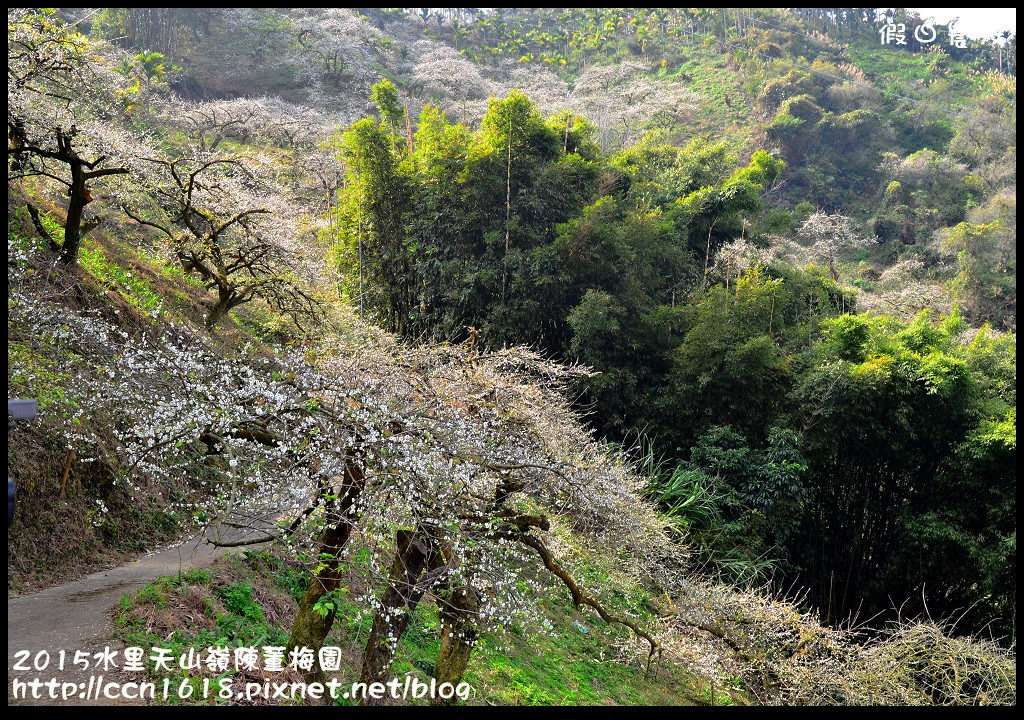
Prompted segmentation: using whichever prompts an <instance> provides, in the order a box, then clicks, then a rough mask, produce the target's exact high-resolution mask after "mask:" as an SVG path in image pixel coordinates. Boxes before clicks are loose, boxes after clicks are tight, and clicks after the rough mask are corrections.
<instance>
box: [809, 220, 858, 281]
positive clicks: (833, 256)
mask: <svg viewBox="0 0 1024 720" xmlns="http://www.w3.org/2000/svg"><path fill="white" fill-rule="evenodd" d="M797 238H798V239H799V240H802V241H803V242H804V243H805V244H809V245H808V250H809V252H810V254H811V256H812V257H813V258H814V259H816V260H820V261H822V262H825V263H827V264H828V271H829V273H830V274H831V275H832V279H833V280H838V279H839V270H838V269H837V268H836V263H837V262H838V260H839V256H840V254H841V253H843V252H847V251H849V250H855V249H858V248H867V247H870V244H871V243H870V241H869V240H868V239H867V238H865V237H863V236H861V235H859V234H858V233H857V232H856V231H855V230H854V229H853V227H852V225H851V224H850V218H848V217H846V216H845V215H842V214H840V213H834V214H831V215H830V214H829V213H826V212H822V211H820V210H819V211H817V212H814V213H812V214H811V215H810V217H808V218H807V219H806V220H804V222H803V224H802V225H801V226H800V228H799V229H798V230H797Z"/></svg>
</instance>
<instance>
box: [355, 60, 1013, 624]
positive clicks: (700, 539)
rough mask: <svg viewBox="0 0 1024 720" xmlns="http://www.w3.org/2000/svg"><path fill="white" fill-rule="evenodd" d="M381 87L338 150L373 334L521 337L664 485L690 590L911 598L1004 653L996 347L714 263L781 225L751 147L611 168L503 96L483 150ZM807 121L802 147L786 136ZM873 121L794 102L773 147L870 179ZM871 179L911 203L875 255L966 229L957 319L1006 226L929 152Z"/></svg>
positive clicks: (836, 293) (764, 161)
mask: <svg viewBox="0 0 1024 720" xmlns="http://www.w3.org/2000/svg"><path fill="white" fill-rule="evenodd" d="M791 75H792V73H791ZM794 82H798V81H797V80H794ZM803 89H805V90H806V89H809V88H803ZM387 91H388V88H387V85H385V84H382V85H379V86H377V87H376V88H375V91H374V97H375V99H376V100H377V101H378V105H379V110H380V117H381V118H382V120H380V121H378V120H376V119H374V118H372V117H368V118H364V119H363V120H360V121H359V122H357V123H355V124H353V125H352V126H351V128H350V129H348V130H347V131H346V132H345V133H344V134H343V135H342V136H341V139H340V147H341V153H342V157H343V160H344V162H345V163H346V164H347V166H348V168H349V171H350V174H349V178H350V179H349V181H348V183H347V184H346V186H345V187H344V188H343V189H342V191H341V194H340V197H339V205H340V213H341V215H342V217H343V218H344V219H345V220H344V222H343V223H342V224H341V225H340V227H339V235H338V240H339V247H338V252H337V257H338V259H339V261H340V269H341V272H342V276H343V278H344V282H345V284H346V287H347V289H348V292H349V293H350V294H351V296H352V297H353V298H359V299H360V300H361V301H362V303H363V305H364V310H365V312H366V313H368V314H371V315H372V316H373V317H376V318H377V319H378V320H379V321H381V322H382V323H384V324H385V325H386V326H387V327H389V328H390V329H392V330H395V331H397V332H399V333H401V334H404V335H405V336H406V337H408V338H410V339H415V338H430V339H434V340H449V341H463V340H467V339H468V341H469V342H470V344H471V345H472V346H474V347H475V346H476V345H477V344H481V345H487V346H490V347H501V346H502V345H507V344H515V343H528V344H531V345H534V346H537V347H540V348H542V349H543V350H544V351H545V352H547V353H550V354H553V355H556V356H558V357H561V358H565V359H568V360H571V361H579V362H582V363H584V364H586V365H589V366H590V367H592V368H594V369H595V370H596V371H598V374H596V375H595V376H593V377H591V378H589V379H587V380H586V381H585V383H584V385H583V386H582V387H581V388H580V391H581V398H580V407H581V408H585V409H586V410H587V412H588V417H589V419H590V421H591V423H592V424H593V425H594V427H595V428H597V429H598V430H599V431H600V432H601V433H603V434H604V435H605V436H607V437H609V438H612V439H617V440H620V441H621V440H628V439H629V438H630V437H636V436H637V435H640V436H646V437H648V438H649V440H650V442H651V444H652V450H651V452H653V453H654V454H656V455H660V456H663V457H664V458H665V460H664V461H663V463H662V467H674V468H675V469H674V470H672V471H665V472H663V473H660V474H659V473H655V480H654V484H653V486H652V487H653V489H652V492H653V493H654V495H655V496H656V497H657V498H658V499H659V500H660V501H661V502H662V503H663V506H664V507H665V508H666V511H667V512H668V513H669V515H670V516H671V517H673V518H675V520H676V524H677V526H678V527H680V528H681V529H682V531H683V533H684V535H686V536H688V537H690V538H691V539H693V540H694V541H695V542H696V543H697V547H698V549H699V551H700V554H701V555H702V556H703V557H704V560H705V561H706V563H707V564H708V565H707V567H709V568H711V567H713V568H717V570H718V571H720V572H726V573H728V574H729V575H730V576H731V577H732V578H733V579H736V580H746V581H750V580H753V579H757V578H761V579H763V578H765V577H770V576H774V577H775V578H776V579H777V580H779V581H780V582H786V583H787V584H788V583H790V582H794V581H795V582H797V583H799V584H800V585H802V586H804V587H806V588H808V590H809V600H810V602H811V603H812V604H813V605H815V606H817V607H819V608H821V609H822V610H823V612H824V614H825V616H826V617H827V618H829V619H832V620H836V621H838V620H843V619H846V618H847V617H848V616H850V615H851V614H856V613H858V612H866V613H875V612H883V613H884V612H886V611H889V610H891V609H892V604H893V599H894V598H900V602H902V601H903V600H907V601H908V604H907V605H905V606H904V607H903V611H904V612H907V611H924V609H925V606H924V605H923V604H922V600H921V598H922V597H924V598H926V600H925V602H927V609H928V610H929V611H931V612H934V613H938V614H940V615H942V616H946V615H949V614H952V613H954V612H956V611H957V610H958V609H959V610H961V611H962V610H963V609H964V608H967V607H970V611H969V612H968V617H967V619H966V620H965V622H966V623H968V624H970V626H971V627H974V628H980V627H982V626H983V625H985V624H986V623H988V622H990V621H992V620H993V618H999V619H998V620H996V621H995V623H996V627H998V629H999V632H1000V633H1006V634H1011V635H1012V634H1013V621H1012V618H1013V612H1014V609H1013V597H1014V595H1015V587H1014V584H1013V579H1012V577H1013V573H1012V569H1013V568H1014V567H1015V524H1014V521H1013V509H1014V507H1015V486H1014V481H1013V479H1012V478H1013V469H1014V462H1015V460H1014V453H1015V414H1014V413H1015V409H1014V408H1015V402H1016V400H1015V395H1014V394H1013V391H1012V390H1011V389H1009V388H1010V387H1011V386H1012V378H1014V377H1015V369H1014V366H1013V362H1014V357H1015V338H1014V337H1013V336H1012V335H1010V336H1000V335H997V334H993V333H992V332H991V331H990V330H988V329H987V328H985V329H982V330H981V331H980V332H977V334H976V335H975V337H974V339H973V340H971V341H968V340H966V339H965V335H964V331H965V330H966V328H967V326H966V324H965V323H964V322H963V321H962V320H961V319H960V315H959V311H954V312H953V313H952V314H950V315H949V316H948V317H945V318H941V319H935V318H933V317H930V316H929V314H928V313H927V312H924V313H922V314H920V315H918V316H917V317H916V318H915V319H914V320H913V321H912V322H909V323H904V322H901V321H899V320H897V319H895V318H891V317H887V316H866V315H856V314H852V313H853V311H854V310H855V308H856V298H855V296H854V294H853V293H852V292H851V291H850V290H848V289H843V288H842V287H841V286H840V285H839V284H837V282H836V279H835V278H837V276H838V273H837V271H836V269H835V264H834V263H835V262H836V259H835V257H834V256H833V255H829V257H828V262H829V268H828V271H827V272H826V271H825V270H824V269H818V268H815V267H814V266H808V267H806V268H804V269H800V268H799V267H794V266H791V265H786V264H781V263H778V262H769V263H757V262H754V263H749V262H748V263H741V261H740V260H739V259H738V258H737V261H736V264H735V266H734V265H733V263H732V260H731V259H730V260H729V261H728V262H727V263H725V262H723V261H722V253H723V252H724V248H726V246H727V245H729V243H730V242H733V241H735V240H737V239H740V240H741V241H743V242H746V243H747V244H748V245H749V246H753V247H755V248H756V247H757V246H762V247H767V246H770V245H771V243H772V242H773V239H772V236H771V233H772V232H773V231H774V230H775V228H776V227H779V225H780V223H781V226H782V227H785V226H786V225H787V224H788V223H789V222H791V221H789V220H787V219H786V218H784V217H781V218H780V217H779V214H778V212H773V211H768V210H767V209H766V207H765V204H764V201H763V199H762V196H763V195H764V194H765V192H766V191H768V190H769V189H770V188H772V186H773V183H774V182H775V181H776V180H777V179H778V178H779V176H780V173H782V172H783V171H784V168H785V164H784V163H783V162H782V161H780V160H776V159H775V158H773V157H772V156H771V155H770V154H769V153H767V152H764V151H761V150H758V151H755V152H754V153H752V155H751V156H750V159H749V161H748V162H747V163H746V164H744V163H742V162H739V161H738V159H737V158H736V157H735V156H733V155H731V154H730V153H729V152H728V151H727V149H726V147H725V145H724V144H721V143H714V142H712V141H710V140H708V139H706V138H697V139H694V140H692V141H691V142H689V143H688V144H687V145H686V146H685V147H678V146H674V145H672V144H670V143H667V142H665V141H664V140H662V139H659V138H658V137H657V136H649V137H647V138H646V139H645V140H643V141H642V142H641V143H639V144H637V145H636V146H632V147H628V148H626V149H624V150H622V151H619V152H617V153H613V154H602V153H601V152H600V151H599V149H598V148H597V147H596V146H595V145H594V143H593V142H592V141H591V139H590V138H591V134H590V133H591V128H590V126H589V125H588V124H587V123H586V121H585V120H583V119H582V118H579V117H575V116H572V115H570V114H568V113H563V114H560V115H556V116H553V117H550V118H545V117H543V116H542V115H541V114H540V113H539V112H538V110H537V108H536V107H535V106H534V105H533V104H532V103H531V101H530V100H529V98H527V97H526V96H524V95H522V94H521V93H515V92H514V93H512V94H511V95H510V96H509V97H508V98H505V99H494V100H492V101H491V103H490V106H489V109H488V111H487V114H486V115H485V117H484V119H483V122H482V124H481V126H480V128H479V129H478V130H476V131H473V130H471V129H470V128H468V127H467V126H465V125H462V124H459V123H452V122H449V121H448V120H447V119H446V117H445V115H444V113H442V112H441V111H439V110H437V109H435V108H433V107H430V106H427V107H426V108H425V109H424V111H423V113H422V115H421V117H420V119H419V122H418V123H417V124H416V126H415V128H416V130H415V134H407V135H406V136H405V137H403V134H404V133H403V132H402V130H403V128H401V126H400V125H399V124H398V123H397V122H394V121H392V120H390V119H389V118H390V117H391V116H394V115H395V114H396V111H395V110H393V109H389V107H388V106H387V105H386V103H387V102H391V101H389V100H382V99H381V98H388V97H389V95H388V94H387ZM780 118H790V119H784V120H781V121H780ZM830 118H832V119H830ZM808 122H813V123H816V124H817V129H816V130H815V131H814V132H808V131H807V130H806V129H805V130H803V131H802V132H801V133H799V134H796V135H786V132H789V131H784V130H783V129H782V128H789V127H796V126H797V125H802V124H805V123H808ZM877 122H878V120H877V117H876V116H872V115H870V114H865V112H864V111H861V110H857V111H854V112H852V113H850V114H849V116H847V115H842V116H834V115H830V114H828V113H827V112H826V111H823V110H822V109H821V108H819V107H818V106H817V104H816V103H815V102H814V100H813V98H811V97H810V96H809V95H807V94H803V95H798V96H792V97H790V98H789V99H784V100H782V101H781V102H780V103H779V110H778V113H777V114H776V116H775V120H774V121H773V125H772V126H771V127H769V129H768V134H769V137H771V136H772V134H773V133H775V132H776V130H774V129H773V128H780V129H779V130H778V133H780V134H779V137H780V138H782V139H783V140H785V138H787V137H792V138H799V142H800V144H801V147H800V148H799V152H797V150H795V149H794V148H788V149H787V150H784V154H786V155H787V156H789V157H796V158H798V159H800V160H801V161H802V162H803V160H804V158H803V153H808V154H811V155H813V156H814V157H815V161H814V167H817V168H821V167H823V165H822V163H826V162H828V158H829V157H834V158H836V160H835V162H837V163H838V162H842V164H843V171H844V172H845V173H846V175H845V176H844V182H849V183H851V184H860V185H864V184H865V183H869V182H870V179H871V178H872V177H874V173H876V171H877V170H876V165H877V164H878V163H877V162H876V160H872V159H870V158H868V159H867V160H865V159H864V158H865V157H866V155H865V153H866V152H868V150H867V146H865V151H864V152H861V153H860V154H859V155H858V160H857V162H861V163H863V164H862V165H855V164H852V163H851V162H849V157H850V152H849V146H850V144H851V143H854V144H856V143H858V142H860V140H863V141H865V142H868V141H870V142H877V141H878V138H879V132H880V130H879V127H878V125H877ZM873 123H874V124H873ZM858 138H860V140H858ZM869 144H870V143H869ZM829 153H833V154H834V155H829ZM877 153H878V155H877V158H881V144H879V145H878V146H877ZM893 157H895V156H893ZM809 166H811V163H810V161H807V162H804V164H803V166H802V168H806V167H809ZM880 167H881V168H882V171H885V168H890V170H889V171H890V172H891V173H893V174H894V175H896V176H898V177H900V178H903V181H904V182H903V184H902V185H901V182H900V181H899V180H895V179H894V180H893V181H892V182H891V183H890V185H889V188H888V190H887V191H886V197H885V201H884V202H883V203H882V204H881V206H880V210H879V213H880V215H879V217H880V218H881V217H885V218H893V217H899V216H901V214H902V220H899V221H896V220H885V222H890V223H892V226H893V227H904V228H906V230H905V231H903V232H906V233H911V235H905V236H902V237H900V238H898V239H897V238H896V237H895V236H894V237H893V241H899V242H903V243H906V244H911V245H912V244H914V243H916V242H918V241H919V240H918V238H917V237H916V236H915V235H914V234H919V235H920V237H921V238H926V237H928V234H929V233H930V232H931V231H934V230H936V229H938V228H941V227H943V226H945V225H949V224H955V223H960V224H959V225H957V226H956V228H955V229H954V230H953V231H951V232H950V234H949V238H948V239H947V241H946V245H947V246H948V247H950V248H953V249H956V250H958V251H959V253H960V258H961V259H960V262H961V267H962V268H964V269H962V270H961V273H962V274H963V276H965V277H964V279H961V280H959V281H958V282H959V283H960V285H961V286H962V288H963V293H964V295H965V297H966V295H967V293H969V292H970V291H971V290H970V288H971V287H972V286H971V282H972V281H971V280H968V279H966V276H967V275H969V276H970V277H972V278H975V279H974V280H973V282H974V283H975V286H974V287H975V288H976V287H977V284H978V283H979V280H978V279H977V278H978V272H979V266H978V264H977V263H975V264H974V265H971V253H972V248H977V247H978V242H977V240H976V239H975V238H976V237H977V235H978V233H985V232H989V233H991V232H1000V231H1001V229H1002V228H1004V227H1005V226H1006V224H1007V223H1008V222H1009V220H1008V218H1009V215H1008V214H1007V212H1005V211H1004V213H1003V218H1002V219H1000V218H999V217H997V218H996V219H994V220H992V221H991V222H990V223H988V224H971V223H970V222H962V221H963V219H964V217H965V212H966V210H965V208H966V206H967V204H968V201H969V199H970V197H972V192H980V191H979V190H974V189H972V188H973V186H972V185H971V183H972V182H973V180H972V179H971V178H970V177H969V176H966V174H965V172H964V170H963V166H962V165H957V164H955V163H953V162H952V161H950V160H947V159H944V158H942V157H940V156H938V155H936V154H935V153H933V152H932V151H930V150H920V151H917V152H916V153H913V154H911V155H910V156H909V157H908V158H906V159H905V160H902V161H900V160H898V158H897V159H894V160H892V161H890V162H889V163H888V164H882V165H881V166H880ZM858 168H860V169H859V170H858ZM803 172H806V170H804V169H799V170H798V172H797V173H796V177H797V178H798V180H797V182H798V183H799V184H800V186H802V187H805V188H807V187H808V186H807V184H806V183H805V182H803V181H800V180H799V178H800V177H801V173H803ZM816 172H817V170H816ZM835 172H836V173H837V174H838V173H839V172H840V171H839V170H838V169H836V170H835ZM858 173H861V174H858ZM834 180H835V179H834V178H830V179H829V182H828V183H827V184H828V185H830V186H836V183H835V182H834ZM907 203H909V204H907ZM929 206H930V209H929ZM978 219H981V218H978ZM985 219H988V218H987V217H986V218H985ZM901 223H902V224H901ZM882 226H883V221H882V220H878V221H877V222H876V232H882V231H883V227H882ZM807 227H810V225H808V226H807ZM886 227H889V226H886ZM806 232H807V233H811V234H813V232H815V231H812V230H806ZM817 232H823V231H821V230H819V231H817ZM921 242H924V240H921ZM726 255H728V253H727V252H726ZM730 257H731V256H730ZM716 260H717V261H716ZM723 265H724V267H723ZM989 272H991V270H990V271H989ZM982 284H983V286H984V287H986V288H988V287H991V286H992V284H991V282H989V283H984V282H982ZM360 290H362V292H361V293H360ZM978 292H979V290H977V289H975V290H974V293H975V295H977V294H978ZM1002 292H1006V290H1003V291H1002ZM965 493H967V494H968V495H971V496H973V495H979V494H980V495H979V496H978V497H977V500H972V501H971V502H969V503H966V504H965V503H964V502H963V500H964V497H965ZM981 495H983V497H982V496H981ZM951 556H952V557H955V558H956V561H951V560H950V559H949V558H950V557H951ZM979 569H980V570H979Z"/></svg>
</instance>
